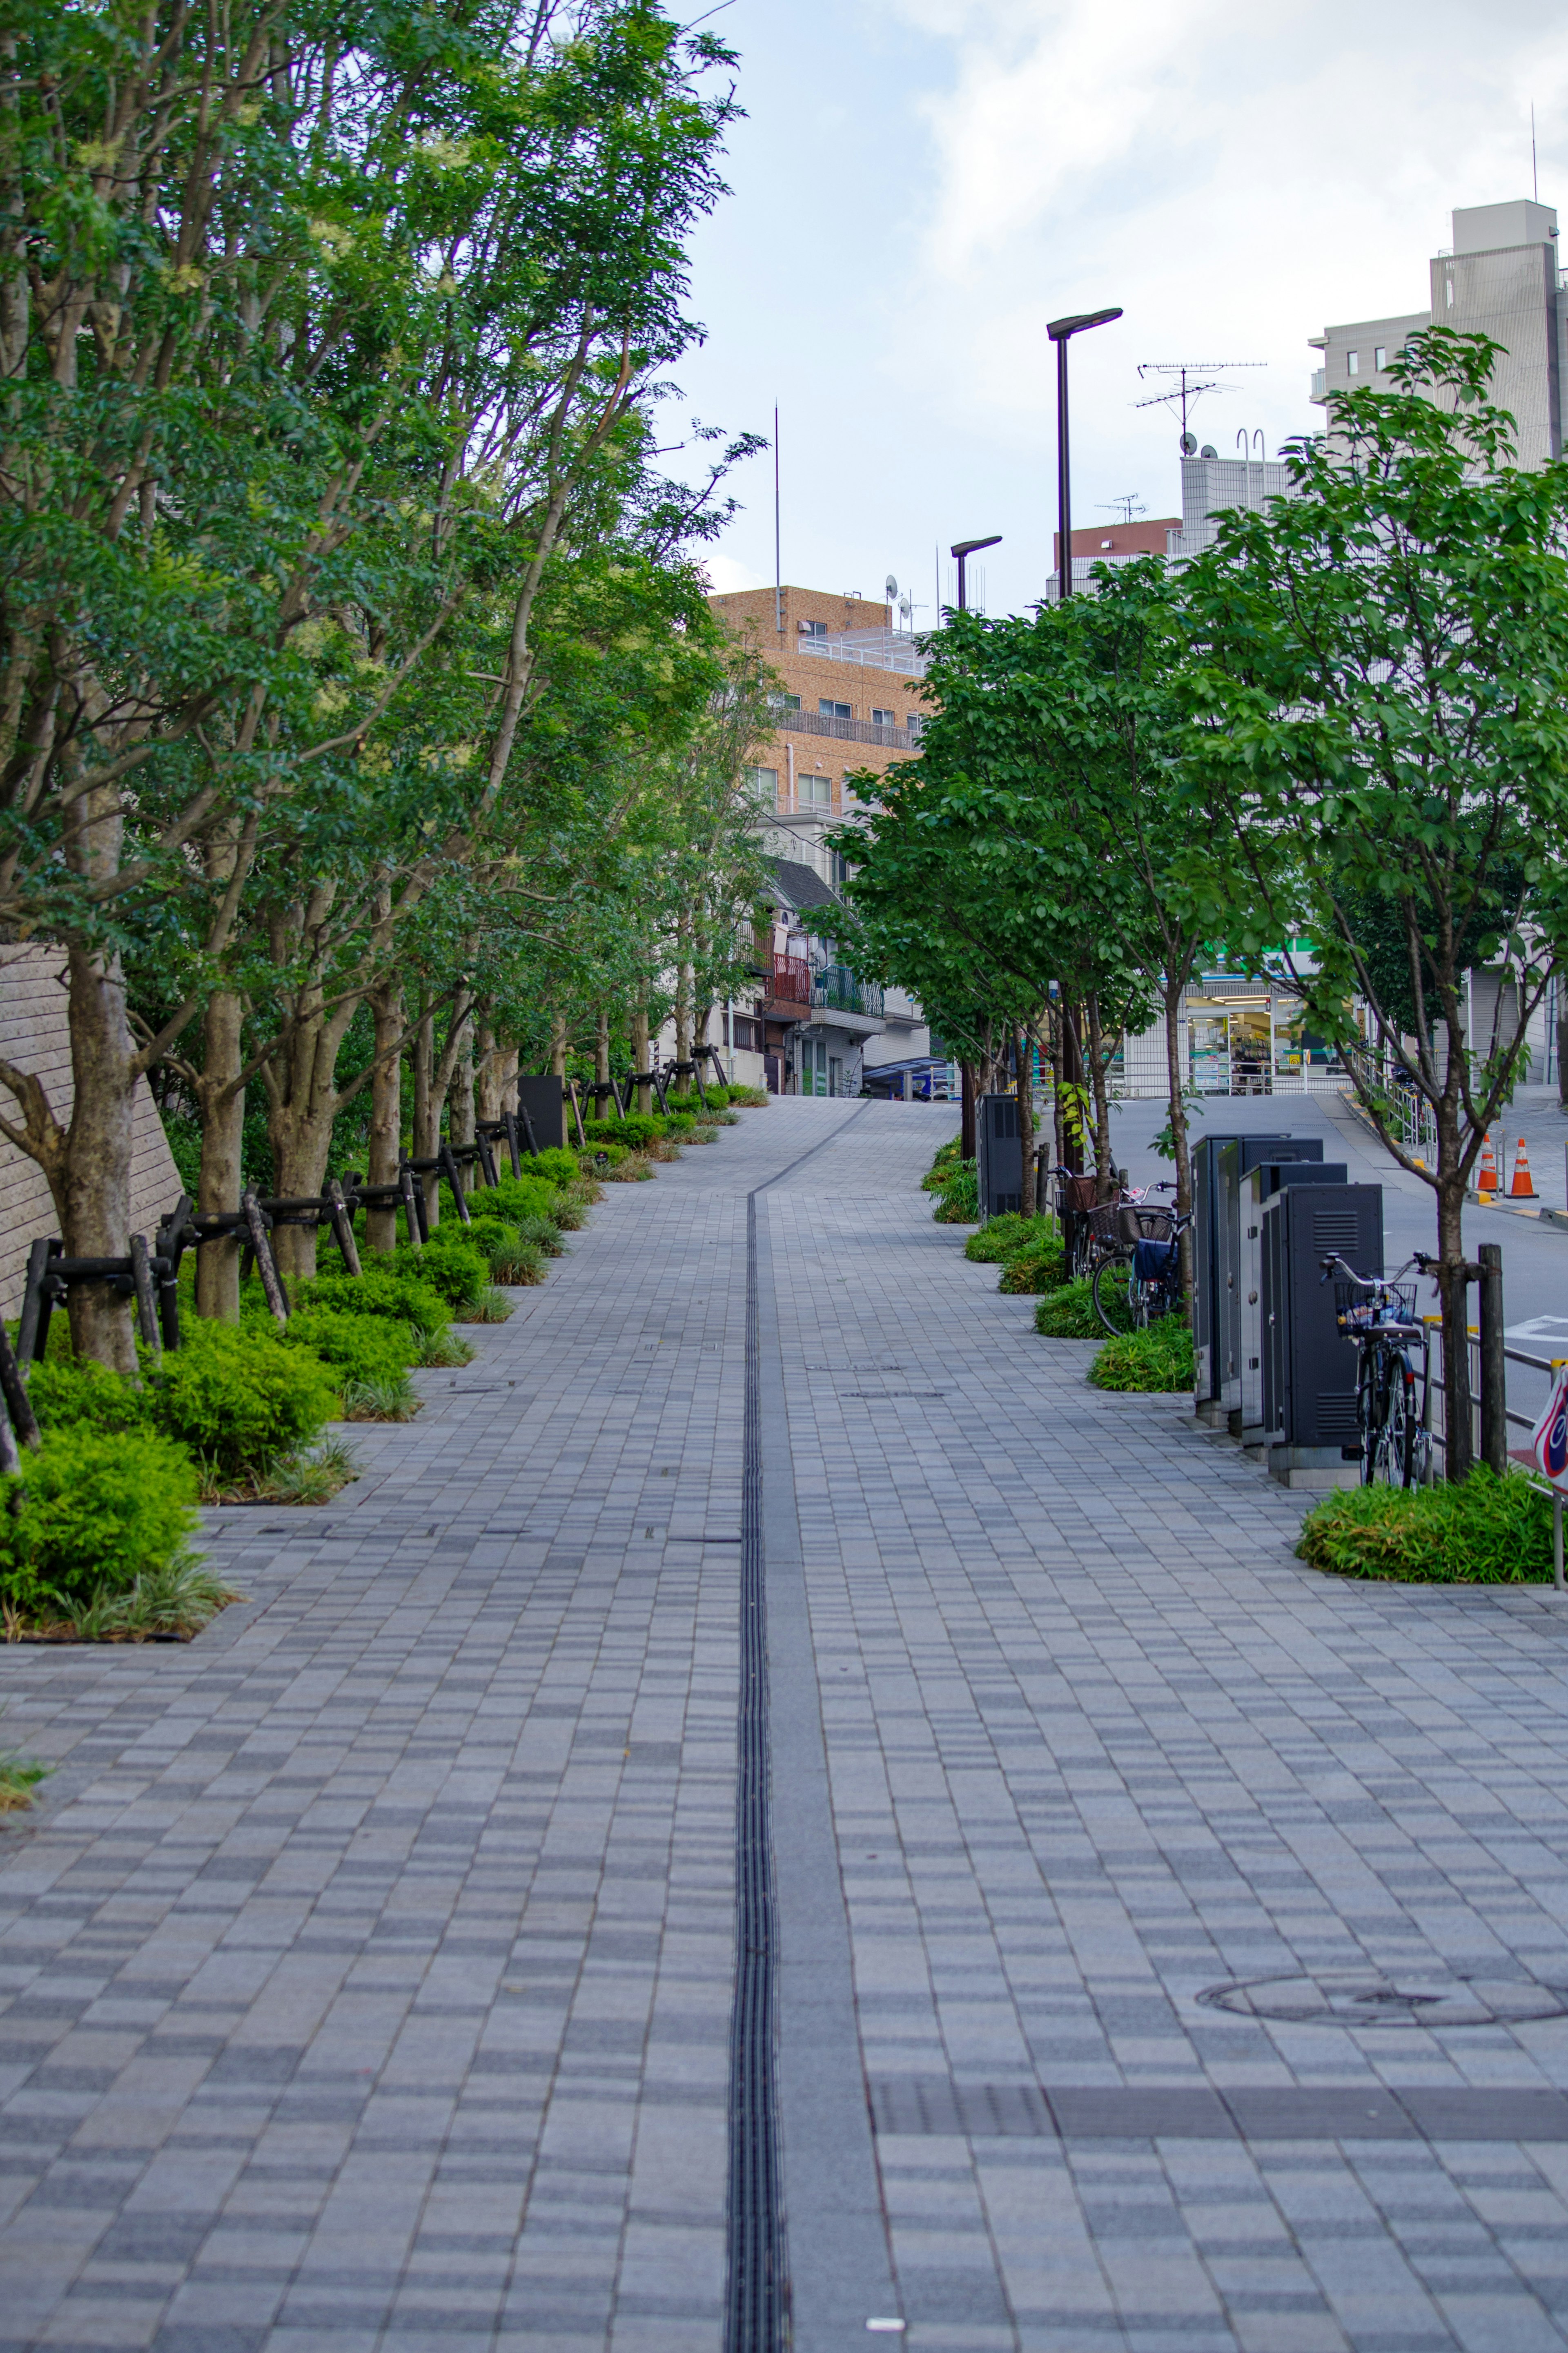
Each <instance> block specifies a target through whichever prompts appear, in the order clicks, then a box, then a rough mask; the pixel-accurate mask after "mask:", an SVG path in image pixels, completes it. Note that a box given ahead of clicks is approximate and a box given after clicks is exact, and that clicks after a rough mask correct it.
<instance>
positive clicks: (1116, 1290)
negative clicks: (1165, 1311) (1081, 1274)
mask: <svg viewBox="0 0 1568 2353" xmlns="http://www.w3.org/2000/svg"><path fill="white" fill-rule="evenodd" d="M1142 1292H1143V1286H1142V1283H1140V1282H1134V1281H1133V1278H1132V1253H1131V1250H1129V1251H1127V1252H1126V1253H1125V1254H1119V1255H1117V1256H1114V1257H1111V1258H1102V1259H1101V1260H1100V1264H1099V1265H1098V1266H1097V1267H1096V1268H1095V1270H1094V1282H1093V1286H1092V1296H1093V1299H1094V1312H1095V1314H1097V1315H1098V1316H1099V1318H1100V1322H1101V1323H1102V1324H1104V1326H1105V1328H1106V1330H1107V1331H1108V1332H1115V1333H1122V1332H1135V1331H1136V1330H1137V1329H1138V1327H1139V1325H1140V1324H1142V1323H1144V1322H1145V1321H1146V1310H1145V1307H1144V1303H1143V1297H1142Z"/></svg>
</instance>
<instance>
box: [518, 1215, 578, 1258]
mask: <svg viewBox="0 0 1568 2353" xmlns="http://www.w3.org/2000/svg"><path fill="white" fill-rule="evenodd" d="M517 1239H518V1241H519V1243H520V1245H521V1248H522V1249H524V1250H537V1251H538V1252H539V1255H540V1257H541V1258H560V1257H561V1256H562V1255H563V1251H564V1250H565V1248H566V1245H565V1243H564V1242H563V1240H562V1239H561V1229H560V1227H559V1226H558V1225H557V1224H556V1222H555V1220H554V1219H553V1218H520V1219H518V1221H517Z"/></svg>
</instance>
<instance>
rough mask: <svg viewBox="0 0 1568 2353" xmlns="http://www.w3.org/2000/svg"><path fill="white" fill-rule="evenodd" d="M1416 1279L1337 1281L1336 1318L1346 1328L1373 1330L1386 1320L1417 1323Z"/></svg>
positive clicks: (1396, 1322)
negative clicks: (1399, 1280) (1400, 1280)
mask: <svg viewBox="0 0 1568 2353" xmlns="http://www.w3.org/2000/svg"><path fill="white" fill-rule="evenodd" d="M1418 1320H1419V1319H1418V1318H1417V1316H1416V1313H1415V1284H1414V1283H1413V1282H1375V1281H1368V1282H1336V1283H1335V1285H1334V1321H1335V1323H1336V1324H1338V1325H1339V1328H1340V1330H1341V1331H1342V1332H1349V1333H1352V1334H1354V1333H1359V1332H1371V1331H1374V1330H1376V1328H1377V1327H1378V1326H1379V1325H1380V1324H1415V1323H1416V1322H1418Z"/></svg>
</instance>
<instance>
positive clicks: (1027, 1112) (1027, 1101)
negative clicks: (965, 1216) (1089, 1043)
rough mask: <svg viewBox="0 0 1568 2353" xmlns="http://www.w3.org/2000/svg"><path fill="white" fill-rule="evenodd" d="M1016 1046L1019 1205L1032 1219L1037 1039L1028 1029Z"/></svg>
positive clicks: (1017, 1039) (1033, 1204)
mask: <svg viewBox="0 0 1568 2353" xmlns="http://www.w3.org/2000/svg"><path fill="white" fill-rule="evenodd" d="M1013 1043H1014V1050H1015V1051H1016V1055H1017V1058H1018V1060H1017V1093H1018V1144H1019V1148H1020V1150H1021V1151H1022V1154H1023V1162H1024V1166H1023V1179H1022V1190H1021V1191H1020V1194H1019V1197H1018V1206H1019V1208H1021V1209H1022V1210H1023V1212H1024V1215H1025V1217H1026V1218H1032V1217H1033V1216H1034V1214H1035V1040H1034V1039H1033V1037H1032V1036H1031V1034H1030V1032H1029V1031H1028V1030H1027V1029H1025V1030H1023V1031H1021V1032H1020V1034H1019V1035H1018V1036H1017V1037H1016V1039H1014V1041H1013Z"/></svg>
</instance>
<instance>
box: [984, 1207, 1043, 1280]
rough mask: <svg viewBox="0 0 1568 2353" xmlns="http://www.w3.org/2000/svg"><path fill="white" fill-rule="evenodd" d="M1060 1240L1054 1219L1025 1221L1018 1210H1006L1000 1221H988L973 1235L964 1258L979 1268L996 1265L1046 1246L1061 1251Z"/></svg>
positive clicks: (1040, 1218)
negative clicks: (1049, 1245)
mask: <svg viewBox="0 0 1568 2353" xmlns="http://www.w3.org/2000/svg"><path fill="white" fill-rule="evenodd" d="M1061 1239H1062V1238H1061V1232H1060V1229H1059V1228H1058V1225H1057V1221H1056V1219H1054V1218H1052V1217H1034V1218H1026V1217H1021V1216H1020V1215H1019V1213H1018V1211H1017V1210H1016V1209H1007V1210H1005V1211H1004V1213H1003V1215H1002V1216H1001V1217H999V1218H987V1219H986V1220H985V1223H984V1225H983V1226H982V1227H981V1229H980V1231H979V1232H978V1233H977V1234H971V1235H970V1237H969V1240H967V1241H966V1242H965V1243H964V1245H963V1255H964V1257H965V1258H967V1259H973V1261H975V1263H976V1264H977V1265H979V1266H994V1265H999V1264H1000V1263H1001V1262H1002V1261H1004V1260H1006V1259H1010V1258H1017V1257H1018V1256H1020V1254H1021V1253H1022V1252H1023V1251H1025V1250H1035V1251H1037V1250H1040V1249H1041V1248H1042V1247H1043V1246H1044V1245H1046V1244H1047V1243H1049V1244H1052V1245H1054V1247H1055V1248H1057V1249H1058V1250H1059V1249H1060V1248H1061Z"/></svg>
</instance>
